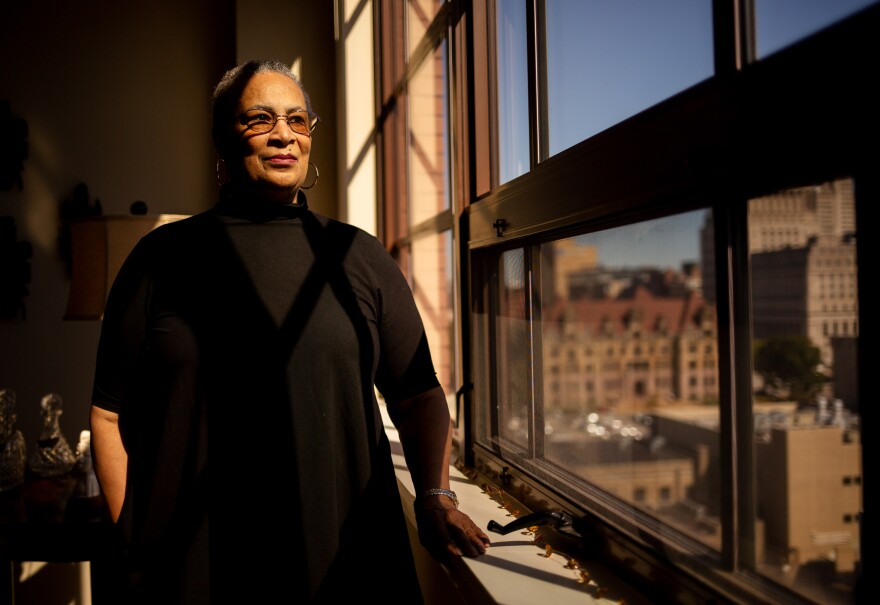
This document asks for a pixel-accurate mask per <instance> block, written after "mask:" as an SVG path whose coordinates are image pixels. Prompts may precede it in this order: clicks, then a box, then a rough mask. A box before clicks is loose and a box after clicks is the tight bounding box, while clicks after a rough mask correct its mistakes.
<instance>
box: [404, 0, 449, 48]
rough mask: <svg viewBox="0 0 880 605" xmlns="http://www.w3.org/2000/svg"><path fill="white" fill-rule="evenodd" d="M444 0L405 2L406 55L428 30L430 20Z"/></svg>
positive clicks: (411, 0)
mask: <svg viewBox="0 0 880 605" xmlns="http://www.w3.org/2000/svg"><path fill="white" fill-rule="evenodd" d="M445 1H446V0H407V2H406V56H407V58H408V57H409V56H410V55H411V54H412V52H413V50H415V48H416V46H418V45H419V42H421V41H422V38H423V37H424V36H425V32H427V31H428V27H429V26H430V25H431V21H433V20H434V17H435V16H436V15H437V12H438V11H439V10H440V7H441V6H443V3H444V2H445Z"/></svg>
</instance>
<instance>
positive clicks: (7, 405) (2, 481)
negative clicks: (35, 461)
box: [0, 389, 27, 491]
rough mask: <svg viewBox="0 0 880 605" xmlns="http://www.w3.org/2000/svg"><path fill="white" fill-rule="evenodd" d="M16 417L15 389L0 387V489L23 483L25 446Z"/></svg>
mask: <svg viewBox="0 0 880 605" xmlns="http://www.w3.org/2000/svg"><path fill="white" fill-rule="evenodd" d="M16 419H17V416H16V414H15V391H13V390H12V389H0V491H8V490H11V489H14V488H16V487H18V486H20V485H21V484H22V483H24V471H25V466H26V462H27V446H26V445H25V441H24V435H22V433H21V431H20V430H19V429H18V428H17V427H16Z"/></svg>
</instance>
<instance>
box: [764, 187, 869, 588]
mask: <svg viewBox="0 0 880 605" xmlns="http://www.w3.org/2000/svg"><path fill="white" fill-rule="evenodd" d="M855 232H856V224H855V202H854V197H853V183H852V181H851V180H849V179H844V180H839V181H834V182H830V183H824V184H822V185H818V186H812V187H803V188H798V189H789V190H786V191H781V192H779V193H777V194H775V195H770V196H767V197H762V198H756V199H753V200H750V202H749V250H750V259H751V260H750V262H751V282H752V286H751V290H752V315H753V317H752V334H753V338H754V351H755V354H754V365H755V368H754V376H753V384H755V385H756V386H755V391H754V402H755V403H754V408H755V409H754V416H755V434H756V438H757V449H756V467H757V475H756V482H757V490H756V491H757V505H758V506H757V509H758V512H757V514H758V527H759V528H760V527H762V528H763V536H762V537H761V536H759V539H758V540H756V543H757V544H758V545H759V549H760V550H759V551H758V552H756V560H757V561H758V563H759V570H760V571H761V573H763V574H765V575H766V576H768V577H770V578H772V579H773V580H775V581H777V582H779V583H781V584H785V585H787V586H789V587H790V588H792V589H793V590H795V591H797V592H800V593H801V594H803V595H805V596H807V597H809V598H810V599H812V600H815V601H816V602H820V603H829V604H830V603H851V602H852V591H853V581H854V576H855V572H856V567H857V565H858V563H859V559H860V556H859V553H860V549H859V535H860V531H859V522H860V512H861V510H862V469H861V460H862V453H861V439H860V435H861V425H860V422H859V415H858V409H859V391H858V382H857V380H856V373H857V368H856V362H857V357H856V350H857V346H858V337H859V310H858V298H857V294H858V292H857V288H856V279H857V277H858V274H857V271H858V269H857V265H856V242H855Z"/></svg>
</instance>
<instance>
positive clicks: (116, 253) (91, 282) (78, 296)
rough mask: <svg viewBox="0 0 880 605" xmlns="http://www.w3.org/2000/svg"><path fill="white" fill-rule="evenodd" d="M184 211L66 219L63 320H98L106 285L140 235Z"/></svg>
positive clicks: (101, 313) (107, 292)
mask: <svg viewBox="0 0 880 605" xmlns="http://www.w3.org/2000/svg"><path fill="white" fill-rule="evenodd" d="M186 216H187V215H185V214H160V215H154V216H148V215H119V216H89V217H85V218H80V219H74V220H72V221H71V222H70V243H71V251H72V262H71V273H70V293H69V296H68V299H67V312H66V313H65V315H64V319H101V318H102V317H103V316H104V305H105V303H106V302H107V295H108V294H109V293H110V286H111V285H113V280H114V279H116V274H117V273H118V272H119V268H120V267H121V266H122V262H123V261H124V260H125V258H126V257H127V256H128V254H129V253H130V252H131V250H132V248H134V245H135V244H136V243H137V242H138V240H140V238H141V237H143V236H144V235H146V234H147V233H148V232H149V231H151V230H153V229H155V228H156V227H158V226H159V225H163V224H165V223H171V222H174V221H177V220H180V219H182V218H186Z"/></svg>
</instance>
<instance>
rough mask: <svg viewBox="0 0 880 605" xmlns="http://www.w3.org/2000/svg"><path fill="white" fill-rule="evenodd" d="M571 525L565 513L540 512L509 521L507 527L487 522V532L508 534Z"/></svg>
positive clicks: (569, 518)
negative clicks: (535, 527)
mask: <svg viewBox="0 0 880 605" xmlns="http://www.w3.org/2000/svg"><path fill="white" fill-rule="evenodd" d="M571 523H572V519H571V517H570V516H569V515H566V514H565V513H562V512H558V511H553V510H542V511H538V512H536V513H531V514H530V515H526V516H524V517H520V518H519V519H517V520H515V521H511V522H510V523H508V524H507V525H501V524H500V523H498V522H497V521H489V531H493V532H495V533H496V534H509V533H510V532H512V531H516V530H518V529H526V528H529V527H532V526H534V525H552V526H553V529H559V528H561V527H565V526H567V525H571Z"/></svg>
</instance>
